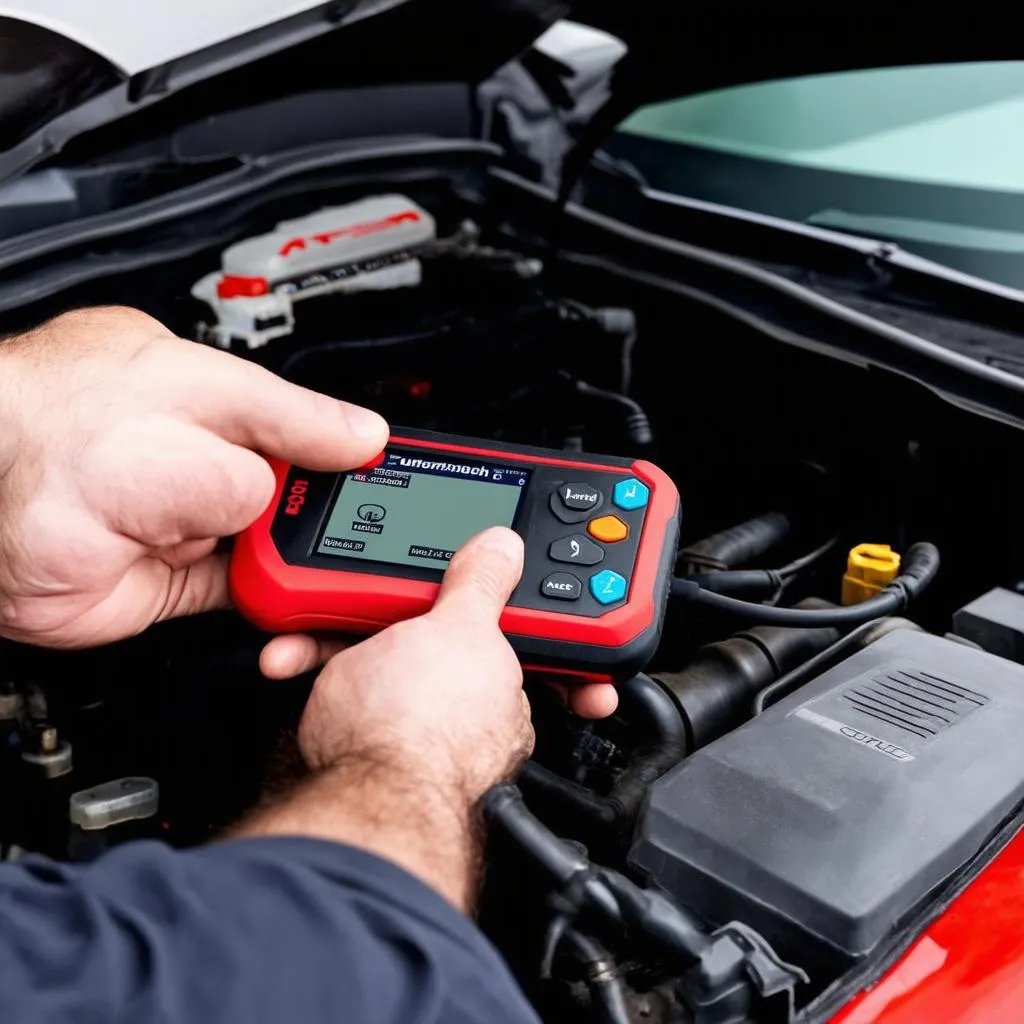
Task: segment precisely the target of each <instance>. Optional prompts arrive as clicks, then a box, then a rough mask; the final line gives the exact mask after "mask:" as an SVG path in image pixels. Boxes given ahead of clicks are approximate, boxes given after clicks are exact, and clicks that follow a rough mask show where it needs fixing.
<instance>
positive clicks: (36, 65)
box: [0, 17, 120, 149]
mask: <svg viewBox="0 0 1024 1024" xmlns="http://www.w3.org/2000/svg"><path fill="white" fill-rule="evenodd" d="M119 80H120V77H119V75H118V73H117V72H116V71H115V70H114V67H113V65H111V64H109V63H108V62H107V61H105V60H104V59H103V58H102V57H98V56H97V55H96V54H95V53H93V52H92V51H91V50H87V49H85V47H82V46H79V45H78V44H77V43H73V42H71V40H70V39H66V38H65V37H64V36H61V35H58V34H57V33H55V32H50V31H48V30H47V29H44V28H40V27H39V26H38V25H30V24H29V23H28V22H25V21H19V20H18V19H17V18H5V17H0V149H9V148H11V147H12V146H14V145H16V144H17V143H18V142H20V141H21V140H22V139H24V138H25V137H26V136H27V135H30V134H31V133H32V132H34V131H35V130H36V129H38V128H41V127H42V126H43V125H45V124H46V123H47V122H48V121H50V120H51V119H52V118H54V117H58V116H59V115H61V114H63V113H64V112H65V111H68V110H70V109H71V108H72V107H76V106H78V104H79V103H82V102H84V101H85V100H87V99H89V98H91V97H92V96H95V95H97V94H98V93H100V92H103V91H104V90H106V89H109V88H111V87H112V86H114V85H116V84H117V82H118V81H119Z"/></svg>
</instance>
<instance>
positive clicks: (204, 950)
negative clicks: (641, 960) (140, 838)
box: [0, 838, 536, 1024]
mask: <svg viewBox="0 0 1024 1024" xmlns="http://www.w3.org/2000/svg"><path fill="white" fill-rule="evenodd" d="M0 1021H2V1022H4V1024H8V1022H9V1024H65V1022H68V1024H70V1022H74V1024H108V1022H113V1021H117V1022H127V1021H131V1022H136V1021H137V1022H140V1024H178V1022H180V1024H207V1022H210V1024H213V1022H216V1024H263V1022H266V1024H306V1022H316V1024H364V1022H365V1024H435V1022H436V1024H471V1022H472V1024H535V1022H536V1017H535V1015H534V1013H533V1011H532V1010H531V1009H530V1006H529V1004H528V1003H527V1002H526V1001H525V999H524V997H523V995H522V994H521V993H520V991H519V990H518V988H517V987H516V984H515V982H514V981H513V980H512V977H511V976H510V974H509V972H508V970H507V969H506V967H505V965H504V963H503V962H502V960H501V958H500V957H499V956H498V954H497V952H496V951H495V950H494V949H493V947H492V946H491V945H490V944H489V943H488V941H487V940H486V939H485V938H484V936H483V935H482V934H481V933H480V932H479V931H478V930H477V928H476V927H475V926H474V925H473V924H472V923H471V922H470V921H469V920H467V919H466V918H464V917H463V916H462V915H461V914H459V913H458V912H457V911H456V910H455V909H454V908H453V907H451V906H450V905H449V904H448V903H447V902H445V901H444V900H443V899H442V898H441V897H440V896H438V895H437V894H435V893H434V892H432V891H431V890H430V889H428V888H427V887H426V886H425V885H423V884H422V883H421V882H419V881H417V880H416V879H415V878H413V877H412V876H410V875H408V874H406V873H405V872H404V871H402V870H401V869H400V868H398V867H396V866H394V865H393V864H390V863H388V862H386V861H383V860H380V859H379V858H377V857H374V856H372V855H371V854H368V853H365V852H363V851H361V850H357V849H353V848H351V847H347V846H340V845H337V844H334V843H330V842H326V841H321V840H315V839H300V838H260V839H241V840H237V841H233V842H225V843H221V844H218V845H213V846H208V847H204V848H202V849H197V850H189V851H186V852H178V851H173V850H171V849H169V848H167V847H165V846H162V845H161V844H159V843H154V842H143V843H135V844H128V845H125V846H122V847H119V848H117V849H115V850H113V851H112V852H110V853H108V854H106V855H105V856H104V857H101V858H100V859H99V860H97V861H96V862H95V863H93V864H89V865H66V864H57V863H54V862H52V861H48V860H44V859H42V858H27V859H26V860H23V861H21V862H19V863H16V864H6V865H0Z"/></svg>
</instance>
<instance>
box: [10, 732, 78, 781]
mask: <svg viewBox="0 0 1024 1024" xmlns="http://www.w3.org/2000/svg"><path fill="white" fill-rule="evenodd" d="M21 759H22V761H24V762H25V763H26V764H30V765H32V766H33V767H34V768H36V769H38V770H39V772H40V773H41V774H42V776H43V778H45V779H59V778H60V777H61V776H62V775H68V774H69V773H70V772H72V771H73V770H74V767H75V761H74V751H73V750H72V748H71V744H70V743H68V742H66V741H65V740H57V741H56V743H55V744H54V747H53V749H52V750H44V751H40V752H38V753H37V752H34V751H26V752H25V753H23V754H22V755H21Z"/></svg>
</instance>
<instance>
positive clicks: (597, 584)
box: [590, 569, 626, 604]
mask: <svg viewBox="0 0 1024 1024" xmlns="http://www.w3.org/2000/svg"><path fill="white" fill-rule="evenodd" d="M590 592H591V593H592V594H593V595H594V597H595V598H597V601H598V604H614V603H615V602H616V601H621V600H622V599H623V598H624V597H625V596H626V579H625V577H624V576H620V575H619V574H618V573H617V572H612V571H611V569H603V570H602V571H601V572H598V573H594V575H593V576H591V577H590Z"/></svg>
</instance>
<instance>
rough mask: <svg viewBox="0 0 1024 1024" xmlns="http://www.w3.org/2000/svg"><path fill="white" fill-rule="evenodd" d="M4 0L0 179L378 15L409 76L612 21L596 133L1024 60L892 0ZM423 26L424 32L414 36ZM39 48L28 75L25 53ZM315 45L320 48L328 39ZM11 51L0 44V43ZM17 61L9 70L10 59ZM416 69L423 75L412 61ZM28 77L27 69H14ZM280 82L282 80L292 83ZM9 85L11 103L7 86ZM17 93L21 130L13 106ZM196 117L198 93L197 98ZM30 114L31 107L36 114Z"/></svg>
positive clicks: (459, 77)
mask: <svg viewBox="0 0 1024 1024" xmlns="http://www.w3.org/2000/svg"><path fill="white" fill-rule="evenodd" d="M94 8H95V5H89V4H85V5H83V4H81V3H80V2H78V0H32V2H31V3H27V2H23V3H22V4H20V5H19V4H12V3H9V2H4V0H0V48H5V49H7V51H8V57H14V56H20V57H21V58H22V60H21V66H19V62H18V61H12V60H10V59H8V60H4V61H0V67H3V68H4V70H3V71H0V82H2V83H6V88H5V89H4V90H3V91H2V92H0V139H3V140H5V142H3V143H0V182H3V181H7V180H10V179H11V178H13V177H16V176H17V175H18V174H20V173H22V172H24V171H25V170H26V169H28V168H30V167H31V166H33V165H34V164H36V163H38V162H39V161H41V160H42V159H44V158H45V157H47V156H51V155H53V154H54V153H55V152H58V151H59V150H60V149H61V148H62V147H63V146H64V145H66V143H67V142H68V141H69V140H71V139H72V138H75V137H76V136H80V135H82V134H84V133H87V132H89V131H91V130H93V129H95V128H98V127H100V126H102V125H105V124H109V123H111V122H114V121H116V120H118V119H120V118H123V117H126V116H129V115H134V114H137V113H138V112H140V111H142V110H143V109H144V108H146V107H157V106H159V104H160V103H161V102H162V101H164V100H166V99H167V98H168V97H170V96H172V95H174V94H176V93H180V92H182V91H183V90H186V89H193V90H194V89H195V87H197V86H202V87H203V88H206V89H209V90H210V91H209V96H210V97H211V102H212V101H213V98H214V95H215V92H216V80H217V79H219V78H220V77H221V76H227V75H230V74H232V73H237V72H238V71H239V69H240V68H243V67H244V66H245V65H247V64H252V63H254V62H257V61H260V60H263V59H265V58H268V57H269V56H272V55H274V54H275V53H280V52H281V51H285V50H287V49H288V48H290V47H294V46H299V45H302V44H304V43H308V42H310V41H311V40H315V39H317V38H318V37H328V38H329V37H331V36H333V35H335V34H337V36H338V45H339V47H341V46H344V45H345V43H344V40H345V36H346V33H347V31H348V29H349V27H351V26H354V25H357V24H359V23H364V22H366V21H367V20H368V19H375V20H376V21H378V22H379V23H380V32H379V33H376V34H375V35H374V36H373V37H372V38H373V41H374V45H375V46H376V47H379V48H381V49H383V48H389V47H394V48H397V49H400V50H402V49H404V51H405V52H407V53H408V54H409V56H410V58H413V59H411V60H410V61H409V62H408V63H409V64H410V65H411V69H410V73H416V74H421V75H423V76H424V77H425V78H429V77H433V78H434V79H435V80H436V79H438V78H444V79H445V80H447V81H450V82H451V81H465V82H474V83H475V82H479V81H481V80H483V79H484V78H486V77H487V76H488V75H489V74H490V73H491V72H492V71H494V70H495V69H497V68H498V67H500V66H501V65H503V64H504V63H506V62H507V61H509V60H510V59H512V58H513V57H515V56H516V55H517V54H519V53H520V52H522V51H523V50H524V49H525V48H527V47H528V46H529V45H530V43H531V42H533V41H534V40H535V39H537V38H538V37H539V36H540V35H541V34H542V33H543V32H544V31H545V30H546V29H548V28H549V27H550V26H551V25H552V24H553V23H554V22H556V21H557V20H559V19H560V18H563V17H566V16H569V17H572V18H573V20H575V21H579V22H582V23H584V24H587V25H591V26H593V27H595V28H600V29H603V30H604V31H607V32H608V33H610V34H612V35H614V36H616V37H617V38H619V39H621V40H622V41H623V42H624V43H625V44H626V46H627V52H626V54H625V56H623V57H622V59H621V60H620V61H619V62H618V64H617V66H616V68H615V72H614V75H613V78H612V87H611V93H610V96H609V99H608V102H607V103H605V104H604V105H603V106H602V108H601V110H600V112H599V113H598V114H595V115H594V124H593V131H592V134H594V135H597V136H600V134H602V133H603V132H604V131H606V130H609V129H610V128H611V127H613V126H614V125H615V124H617V123H618V122H619V121H620V120H621V119H622V118H623V117H625V116H626V115H628V114H629V113H630V112H631V111H632V110H634V109H636V108H637V107H638V106H641V105H643V104H644V103H648V102H652V101H655V100H658V99H664V98H667V97H678V96H683V95H686V94H690V93H695V92H702V91H705V90H708V89H714V88H722V87H725V86H729V85H738V84H742V83H745V82H753V81H764V80H769V79H774V78H785V77H793V76H798V75H806V74H814V73H822V72H828V71H838V70H846V69H853V68H866V67H880V66H894V65H902V64H923V63H941V62H945V61H960V60H979V59H993V60H995V59H1013V58H1014V57H1016V56H1017V53H1016V52H1015V46H1014V42H1013V35H1012V33H1010V32H1006V31H998V30H995V29H994V28H993V26H994V25H997V24H998V18H996V19H995V20H993V19H992V18H985V17H982V16H981V15H980V13H979V12H975V16H973V17H971V18H969V19H962V18H958V19H943V18H940V17H934V18H931V19H930V21H929V24H928V25H927V26H926V30H924V28H925V27H923V26H922V24H921V9H920V8H918V7H917V6H916V5H904V6H899V5H891V6H890V8H888V9H887V10H886V12H885V18H884V22H880V21H879V19H878V18H875V17H870V16H867V15H864V16H861V15H853V14H850V15H847V16H845V17H844V18H843V20H842V22H841V23H839V24H837V23H836V22H835V20H834V19H833V18H826V17H824V16H823V14H822V10H821V7H820V5H812V4H810V3H806V2H801V3H790V4H787V5H766V4H760V3H755V2H753V0H722V2H720V3H716V4H714V5H711V6H696V7H695V6H694V5H683V4H679V3H678V2H673V0H634V2H632V3H622V2H621V0H472V2H469V0H331V2H328V3H324V2H322V0H290V2H281V0H276V2H275V0H250V2H246V3H236V4H216V3H210V2H209V0H185V2H183V0H173V2H172V0H151V2H150V3H147V4H146V5H145V6H144V13H143V14H141V15H140V14H139V13H138V12H139V10H140V8H139V7H138V5H137V4H133V3H128V2H127V0H110V2H109V3H107V4H104V5H102V6H101V8H100V9H94ZM282 13H284V14H285V15H286V16H284V17H282ZM417 33H418V34H417ZM30 52H34V53H36V54H39V55H40V56H39V57H38V58H37V59H38V64H39V66H35V67H33V68H32V69H31V70H32V74H31V75H29V74H26V72H25V70H24V69H25V67H26V66H28V61H27V60H26V58H25V55H26V54H28V53H30ZM320 52H321V53H322V52H323V50H321V51H320ZM0 56H2V53H0ZM12 66H13V70H11V68H12ZM413 69H414V71H413ZM19 76H21V77H20V78H19ZM287 87H288V86H287V83H286V82H282V84H281V91H282V92H285V91H287ZM11 97H13V100H11V99H10V98H11ZM12 102H13V103H14V104H17V103H21V104H22V106H23V107H24V109H23V110H20V111H17V110H16V113H20V114H21V116H20V118H16V119H15V120H14V123H13V127H12V125H11V124H10V123H8V124H6V125H5V124H4V123H3V122H4V117H3V115H4V113H5V111H4V104H6V103H12ZM193 106H195V107H198V108H199V110H198V112H200V113H201V107H202V97H200V99H199V101H198V102H193ZM26 111H27V116H26Z"/></svg>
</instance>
